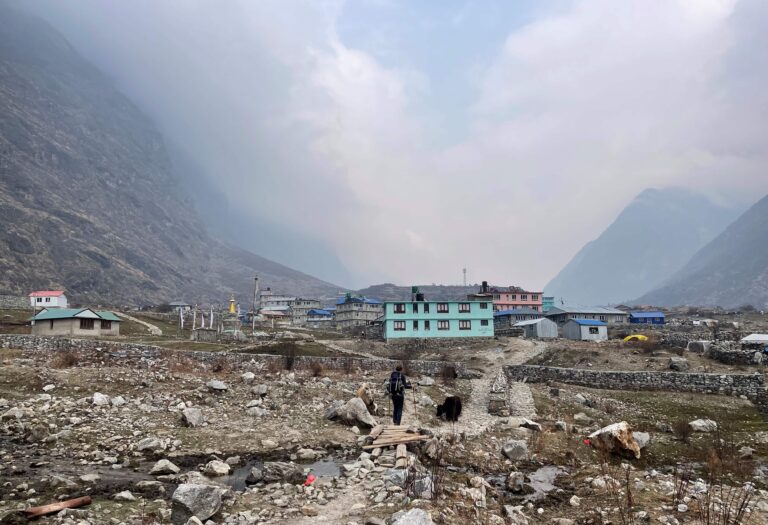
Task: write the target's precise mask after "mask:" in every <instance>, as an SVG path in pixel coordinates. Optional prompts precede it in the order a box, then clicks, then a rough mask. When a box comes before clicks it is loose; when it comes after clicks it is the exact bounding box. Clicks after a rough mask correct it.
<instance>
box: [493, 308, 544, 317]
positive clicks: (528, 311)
mask: <svg viewBox="0 0 768 525" xmlns="http://www.w3.org/2000/svg"><path fill="white" fill-rule="evenodd" d="M508 315H542V316H543V315H544V314H543V313H541V312H539V311H538V310H534V309H533V308H517V309H514V310H499V311H498V312H494V313H493V316H494V317H506V316H508Z"/></svg>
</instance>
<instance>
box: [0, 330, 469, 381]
mask: <svg viewBox="0 0 768 525" xmlns="http://www.w3.org/2000/svg"><path fill="white" fill-rule="evenodd" d="M0 347H1V348H15V349H21V350H24V351H25V355H26V357H31V358H39V357H40V354H46V355H45V357H46V358H50V357H52V355H51V354H52V353H54V352H67V351H76V352H78V357H79V358H80V362H81V363H83V364H87V363H89V362H91V363H99V362H103V361H105V360H113V359H119V360H121V364H124V365H126V366H132V367H136V368H147V367H150V366H152V363H153V361H155V360H157V359H160V358H186V359H192V360H194V361H197V362H199V363H200V364H202V365H205V366H213V365H216V366H222V365H226V366H228V367H231V368H233V369H242V370H247V369H249V368H252V367H253V365H255V364H258V365H260V366H270V365H271V364H272V365H273V366H277V367H280V368H283V367H284V365H285V361H286V358H285V357H284V356H278V355H268V354H246V353H238V352H201V351H194V350H190V351H184V350H170V349H167V348H162V347H159V346H153V345H145V344H137V343H122V342H117V341H101V340H98V339H69V338H64V337H38V336H30V335H0ZM398 363H399V361H396V360H392V359H369V358H362V357H352V356H349V357H346V356H344V357H314V356H296V357H294V358H293V367H292V369H294V370H306V369H310V368H312V366H313V365H316V364H319V365H322V367H323V368H324V369H326V370H356V369H358V368H360V369H362V370H372V371H380V372H389V371H391V370H393V369H394V367H395V366H396V365H397V364H398ZM449 366H450V367H453V368H454V369H455V371H456V374H457V376H458V377H459V378H467V377H471V376H472V374H471V372H470V371H468V370H467V369H466V367H465V366H464V364H463V363H460V362H455V363H454V362H449V361H409V362H408V368H409V370H410V372H411V374H414V373H415V374H423V375H431V376H437V375H441V374H442V372H443V369H444V368H445V367H449Z"/></svg>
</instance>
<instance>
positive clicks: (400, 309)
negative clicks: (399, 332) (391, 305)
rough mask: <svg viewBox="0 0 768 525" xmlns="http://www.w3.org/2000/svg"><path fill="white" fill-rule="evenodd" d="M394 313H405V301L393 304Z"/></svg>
mask: <svg viewBox="0 0 768 525" xmlns="http://www.w3.org/2000/svg"><path fill="white" fill-rule="evenodd" d="M395 313H396V314H404V313H405V303H396V304H395Z"/></svg>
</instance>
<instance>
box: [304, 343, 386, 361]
mask: <svg viewBox="0 0 768 525" xmlns="http://www.w3.org/2000/svg"><path fill="white" fill-rule="evenodd" d="M317 342H318V343H320V344H321V345H323V346H325V347H326V348H330V349H331V350H334V351H335V352H340V353H342V354H349V355H351V356H354V357H361V356H362V357H368V358H370V359H383V358H382V357H381V356H380V355H373V354H369V353H368V352H363V351H360V350H349V349H348V348H344V347H343V346H341V345H337V344H336V343H334V342H333V341H329V340H327V339H318V340H317Z"/></svg>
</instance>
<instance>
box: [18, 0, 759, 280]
mask: <svg viewBox="0 0 768 525" xmlns="http://www.w3.org/2000/svg"><path fill="white" fill-rule="evenodd" d="M412 4H414V3H412V2H403V3H399V2H394V1H393V2H389V1H370V2H348V3H347V2H341V1H338V2H327V3H323V2H317V1H309V0H307V1H306V2H300V1H289V2H285V1H273V2H270V1H259V2H251V1H246V0H242V1H228V2H214V1H213V0H209V1H202V0H201V1H186V0H184V1H181V0H179V1H169V0H166V1H157V0H132V1H131V2H103V1H101V0H74V1H70V2H51V3H49V2H42V1H41V2H36V3H32V4H29V3H26V4H25V6H26V7H27V8H28V9H32V10H35V11H36V12H38V13H39V14H42V15H43V16H45V17H46V18H47V19H48V20H49V21H50V22H51V23H52V24H54V25H55V26H56V27H57V28H58V29H60V30H61V31H62V32H64V34H65V35H66V36H67V37H68V38H69V39H70V40H71V41H72V42H73V44H74V45H75V46H76V47H77V48H78V49H79V50H80V51H81V52H83V53H84V54H85V55H86V56H87V57H88V58H90V59H92V60H93V61H94V62H95V63H96V64H97V65H98V66H99V67H101V68H102V69H104V70H105V71H107V72H108V74H110V75H111V76H113V77H114V78H115V80H116V83H117V84H118V86H119V87H120V88H121V89H123V91H125V92H126V93H127V94H128V95H129V96H131V97H132V98H133V99H134V100H135V101H136V102H137V103H138V104H139V106H140V107H142V108H143V109H144V110H145V111H146V112H147V113H149V114H150V115H151V116H152V117H153V118H154V119H155V120H156V122H157V123H158V126H159V127H160V129H161V130H162V131H163V132H164V133H165V134H166V136H167V137H168V140H169V141H171V142H173V143H175V144H178V145H179V147H181V148H182V149H184V150H185V152H186V153H187V154H188V155H189V156H190V157H191V158H192V159H193V161H194V162H195V163H196V164H197V165H198V166H199V168H200V170H201V171H202V172H203V173H204V174H205V176H206V177H208V179H209V180H211V181H213V183H214V185H215V186H217V187H218V189H219V190H220V191H221V192H222V193H223V194H224V196H225V197H226V199H227V200H228V201H229V205H230V207H232V208H234V209H236V210H239V211H240V212H243V213H245V214H247V215H248V216H250V217H252V218H253V219H254V222H255V223H256V224H258V221H259V220H262V219H265V218H269V221H270V222H271V223H278V224H280V225H281V228H283V229H284V230H285V231H288V232H295V233H296V234H297V235H300V236H303V237H309V238H312V239H316V240H317V243H319V245H322V246H323V247H324V249H327V250H329V251H330V252H332V253H333V254H335V256H336V257H338V259H339V260H340V261H341V263H342V265H343V266H344V267H346V269H347V270H348V273H347V274H343V273H342V272H338V273H334V272H333V271H331V270H328V269H324V270H323V271H321V272H315V273H322V274H323V275H320V276H321V277H327V278H330V279H337V280H340V279H344V278H347V279H348V280H349V282H339V283H338V284H341V285H347V286H355V287H358V286H363V285H366V284H370V283H372V282H381V281H384V280H388V281H394V282H397V283H402V284H409V283H422V282H423V283H431V282H444V283H455V282H459V281H460V279H461V268H462V267H464V266H466V267H467V268H468V274H469V278H470V280H471V281H473V282H476V281H480V280H483V279H486V280H489V281H492V282H495V283H499V284H520V285H523V286H527V287H530V288H540V287H542V286H543V285H544V284H545V283H546V282H547V281H548V280H549V279H550V278H551V277H553V276H554V274H555V273H557V271H558V270H559V269H560V268H561V267H562V266H563V265H564V264H565V263H567V262H568V260H569V259H570V258H571V257H572V256H573V254H574V253H575V252H576V251H577V250H578V249H579V248H581V246H582V245H583V244H584V243H585V242H587V241H589V240H592V239H593V238H595V237H597V236H598V235H599V234H600V232H601V231H602V230H603V229H604V228H605V227H606V226H607V225H608V223H609V222H610V221H612V220H613V219H614V218H615V216H616V215H617V214H618V212H619V211H620V210H621V209H622V208H623V207H624V206H625V205H626V204H627V203H628V202H629V201H630V200H631V199H632V198H633V197H634V196H635V195H636V194H637V193H639V192H640V191H642V190H643V189H645V188H648V187H652V186H655V187H664V186H686V187H694V188H701V189H703V190H705V191H707V192H708V193H709V194H710V195H712V196H714V197H716V198H719V199H722V200H724V201H733V200H737V201H738V200H741V201H744V202H746V201H752V202H754V201H755V200H757V199H758V198H759V197H761V196H762V195H764V194H765V193H766V192H768V175H766V171H765V167H766V160H768V158H767V157H768V155H767V154H768V144H767V141H768V133H766V131H767V130H766V124H765V122H766V117H767V116H768V115H766V112H767V111H766V110H767V109H768V95H767V94H766V93H767V92H768V91H767V90H766V89H765V87H766V71H768V68H767V67H766V66H768V64H767V63H766V62H768V58H766V52H765V50H766V49H768V35H767V34H766V33H765V31H764V30H763V28H765V27H766V26H768V4H765V3H764V2H761V1H760V0H741V1H737V0H690V1H682V0H677V1H674V0H659V1H654V0H638V1H636V2H616V1H614V0H582V1H573V2H569V1H562V0H553V1H551V2H544V1H541V2H520V3H514V4H515V5H512V6H508V5H507V4H512V2H501V3H498V4H493V3H490V2H446V3H439V4H441V5H440V6H439V7H438V6H433V7H415V6H414V5H412ZM435 4H437V3H435ZM297 246H298V247H293V246H292V247H291V250H294V251H293V256H292V255H291V253H287V254H285V253H284V254H283V255H282V256H281V260H280V262H283V263H286V264H288V265H293V266H298V267H299V269H301V270H304V271H307V272H308V273H313V268H312V265H311V263H310V262H305V261H311V260H312V252H311V250H316V249H318V248H317V245H316V244H312V245H307V246H308V247H307V249H306V252H307V253H300V252H302V248H301V244H300V243H299V244H297ZM246 247H247V248H250V249H252V250H253V251H255V252H257V253H260V254H263V255H267V256H269V255H270V254H271V253H272V252H270V250H269V249H268V248H267V247H265V246H246ZM291 259H294V260H291ZM342 275H346V276H348V277H342Z"/></svg>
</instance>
